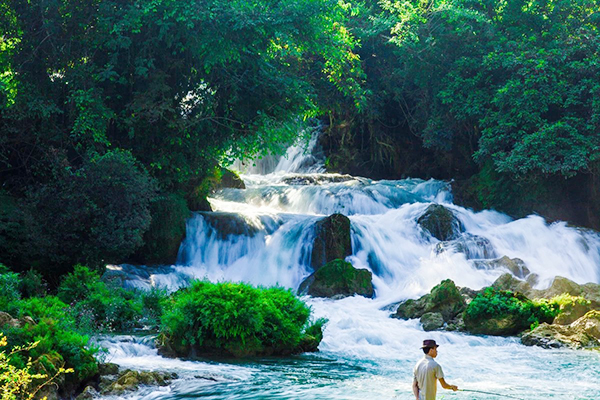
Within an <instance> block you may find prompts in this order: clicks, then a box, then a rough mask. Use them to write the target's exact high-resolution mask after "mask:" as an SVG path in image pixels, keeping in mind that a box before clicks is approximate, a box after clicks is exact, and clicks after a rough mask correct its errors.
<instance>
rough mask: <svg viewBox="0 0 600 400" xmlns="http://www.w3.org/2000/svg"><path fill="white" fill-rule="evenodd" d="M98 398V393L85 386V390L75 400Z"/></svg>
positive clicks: (92, 388) (91, 387)
mask: <svg viewBox="0 0 600 400" xmlns="http://www.w3.org/2000/svg"><path fill="white" fill-rule="evenodd" d="M99 396H100V393H98V392H97V391H96V389H94V387H93V386H86V387H85V389H83V392H81V393H80V394H79V396H77V397H76V398H75V400H92V399H94V398H96V397H99Z"/></svg>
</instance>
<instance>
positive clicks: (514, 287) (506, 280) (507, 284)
mask: <svg viewBox="0 0 600 400" xmlns="http://www.w3.org/2000/svg"><path fill="white" fill-rule="evenodd" d="M492 287H493V288H494V289H499V290H510V291H511V292H519V293H523V294H524V295H526V296H530V295H531V293H532V292H533V289H532V288H531V285H530V284H529V283H528V282H527V281H524V280H522V279H518V278H516V277H515V276H514V275H513V274H510V273H506V274H502V275H500V277H499V278H498V279H496V281H495V282H494V283H492Z"/></svg>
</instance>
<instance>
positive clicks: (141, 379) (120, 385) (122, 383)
mask: <svg viewBox="0 0 600 400" xmlns="http://www.w3.org/2000/svg"><path fill="white" fill-rule="evenodd" d="M175 378H177V374H174V373H169V372H157V371H151V372H148V371H132V370H129V369H128V370H125V371H123V372H122V373H121V375H120V376H119V377H118V379H117V380H116V381H114V382H112V383H111V384H110V385H108V386H104V385H101V387H104V388H103V390H102V394H103V395H120V394H123V393H124V392H127V391H133V390H137V389H138V388H139V386H140V385H156V386H167V385H169V383H170V381H171V379H175Z"/></svg>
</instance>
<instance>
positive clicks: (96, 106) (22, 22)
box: [0, 0, 363, 269]
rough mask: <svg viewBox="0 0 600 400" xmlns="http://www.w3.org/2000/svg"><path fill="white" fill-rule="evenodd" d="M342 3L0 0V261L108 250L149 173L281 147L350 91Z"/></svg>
mask: <svg viewBox="0 0 600 400" xmlns="http://www.w3.org/2000/svg"><path fill="white" fill-rule="evenodd" d="M345 18H346V11H345V9H344V7H343V5H342V4H341V3H339V2H338V1H337V0H325V1H319V2H318V4H317V3H315V2H314V1H312V0H301V1H282V2H273V1H270V0H252V1H247V0H240V1H223V0H210V1H201V0H185V1H176V2H173V1H166V0H136V1H133V2H131V1H122V0H110V1H91V2H86V3H85V4H81V3H78V2H60V3H56V4H54V3H53V4H52V5H48V4H46V3H44V2H42V1H39V0H34V1H25V0H8V1H5V2H2V5H0V49H1V51H0V180H1V181H2V182H3V187H2V190H3V191H4V193H0V199H1V200H2V202H3V203H6V205H4V204H3V205H2V207H0V220H2V221H3V222H6V223H5V224H2V226H1V227H0V237H1V238H2V240H0V246H1V248H0V250H1V251H2V253H3V254H6V255H3V256H2V259H3V261H4V262H10V263H11V265H13V266H15V267H21V268H28V267H29V266H31V265H32V264H34V265H39V266H40V267H41V266H42V265H44V266H45V268H47V267H48V266H52V265H54V266H56V265H58V266H61V267H63V268H64V269H66V268H70V267H71V266H72V265H73V264H74V263H77V262H82V263H86V264H90V265H93V264H96V263H99V262H114V263H118V262H122V261H124V260H125V259H126V258H127V257H128V256H130V255H131V254H133V252H134V251H135V250H136V249H138V248H139V247H140V246H141V244H142V240H141V238H142V237H143V234H144V232H145V231H146V230H147V229H148V227H149V224H150V215H149V212H148V201H150V200H151V199H152V197H151V196H152V185H151V184H150V183H151V182H150V180H149V178H148V174H149V175H150V176H152V177H153V178H155V179H156V180H157V182H158V184H159V189H160V190H161V191H163V192H166V193H165V196H168V193H169V192H178V191H182V190H183V191H185V190H190V188H193V187H194V186H195V183H196V182H198V181H199V180H200V181H201V179H202V178H203V177H204V176H205V175H206V174H208V173H209V172H210V171H211V170H212V168H213V167H214V165H215V163H216V162H217V161H218V160H223V159H225V158H231V157H235V156H246V157H247V156H250V155H252V154H253V153H255V152H257V151H258V150H279V149H281V148H282V147H285V146H286V145H287V143H289V142H290V141H291V140H293V139H294V138H295V137H296V136H297V128H298V124H299V119H300V120H302V119H303V118H310V117H313V116H317V115H319V114H321V113H322V112H323V110H325V109H326V104H328V99H329V98H331V97H332V96H333V93H343V95H344V96H346V95H347V96H350V97H351V98H352V99H353V100H352V101H353V102H354V103H357V104H359V103H360V102H362V100H363V96H362V91H361V87H360V80H361V73H360V65H359V60H358V58H357V57H356V55H355V54H354V53H353V52H352V50H353V48H354V46H355V45H356V42H355V40H354V39H353V38H352V37H351V35H350V33H349V32H348V30H347V29H346V27H345V24H344V21H345ZM121 185H127V187H126V188H124V187H122V186H121ZM115 195H116V198H114V196H115ZM23 198H26V199H27V202H25V203H23V202H22V199H23ZM26 205H31V206H30V207H26ZM106 208H108V209H106ZM2 211H4V212H2ZM3 214H4V215H3ZM6 214H8V215H6ZM30 222H34V223H35V224H34V227H33V228H31V229H29V228H28V226H29V225H28V223H30ZM22 227H25V229H21V228H22ZM39 235H41V237H40V236H39ZM29 241H36V242H39V243H36V245H35V246H32V245H31V243H30V242H29ZM67 242H68V243H70V244H69V246H65V243H67ZM19 243H23V245H19ZM40 245H41V246H40ZM61 246H62V247H61ZM38 248H39V250H40V251H39V252H38V253H39V254H36V252H33V254H29V255H28V256H27V257H26V256H25V254H27V251H30V250H35V249H38ZM46 258H49V259H46Z"/></svg>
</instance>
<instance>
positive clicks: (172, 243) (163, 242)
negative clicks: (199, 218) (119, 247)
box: [131, 193, 192, 265]
mask: <svg viewBox="0 0 600 400" xmlns="http://www.w3.org/2000/svg"><path fill="white" fill-rule="evenodd" d="M150 213H151V216H152V221H151V222H150V227H149V228H148V230H147V231H146V232H145V233H144V245H143V246H142V247H141V248H140V249H139V250H137V251H136V253H135V255H134V256H133V257H132V260H131V261H133V262H134V263H139V264H144V265H149V264H154V265H156V264H163V265H171V264H174V263H175V261H177V253H178V251H179V245H180V244H181V242H182V240H183V239H184V238H185V233H186V222H187V220H188V218H190V216H191V215H192V214H191V212H190V210H189V208H188V206H187V203H186V200H185V199H184V198H183V197H182V196H179V195H176V194H172V193H171V194H165V195H162V196H159V197H157V198H156V199H154V200H153V201H152V203H151V204H150Z"/></svg>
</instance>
